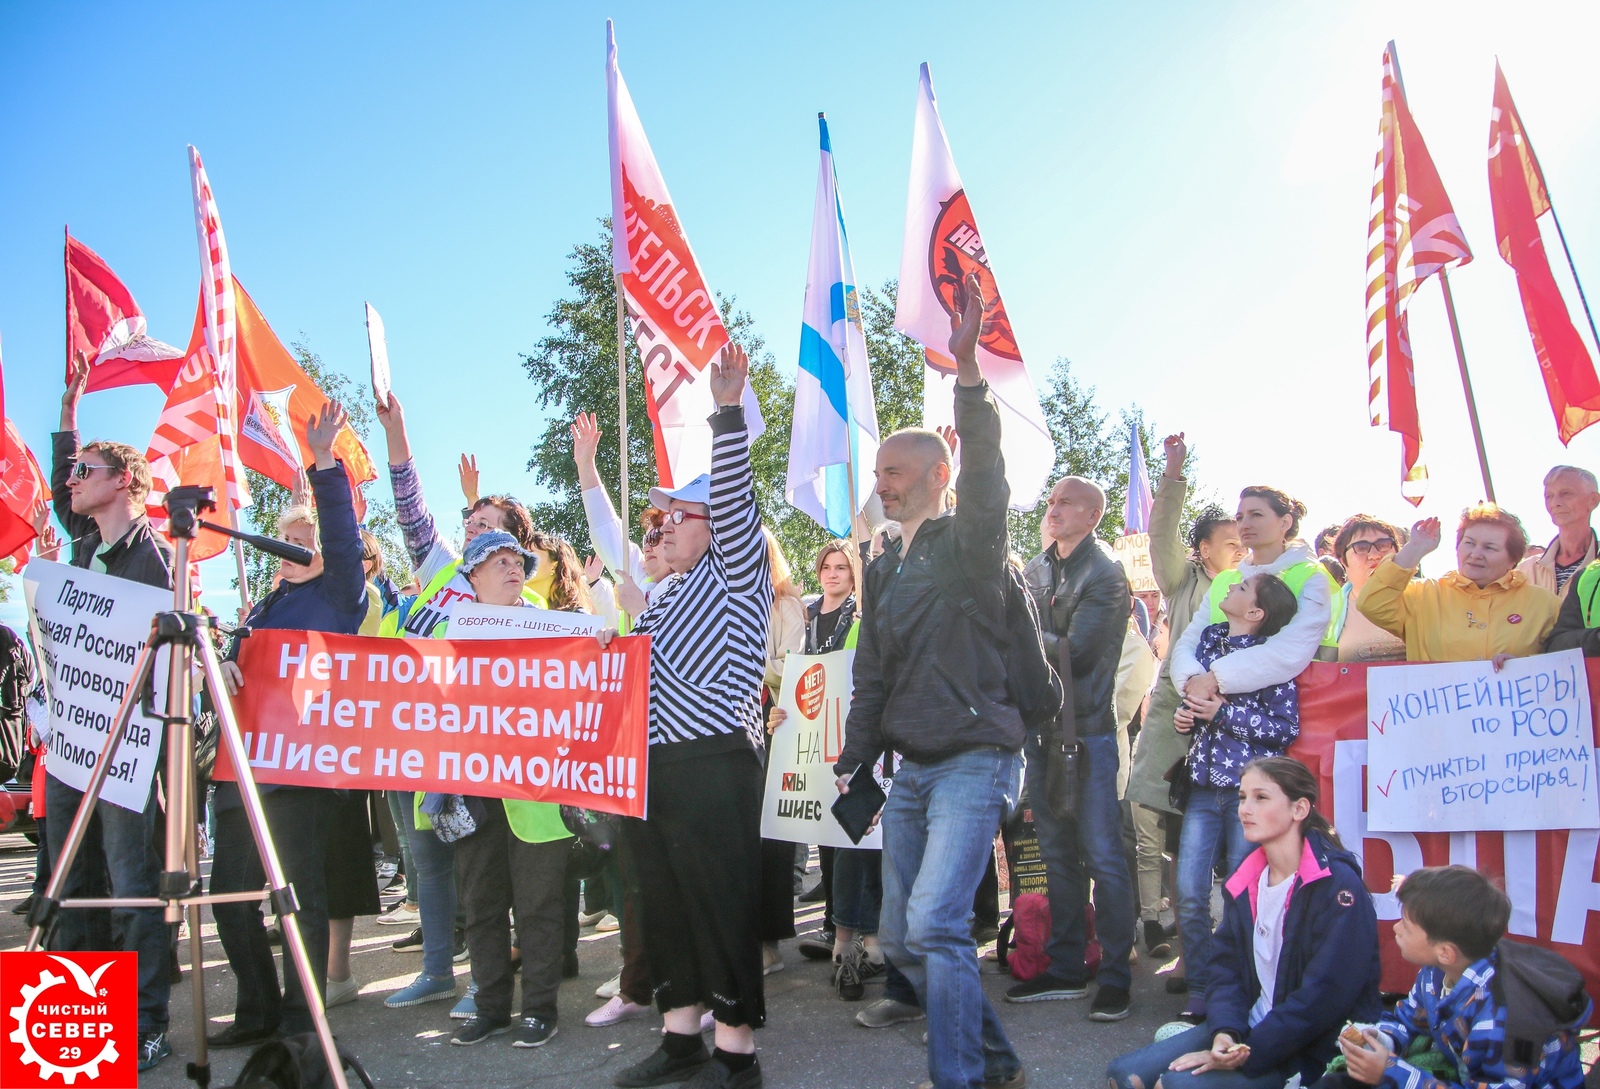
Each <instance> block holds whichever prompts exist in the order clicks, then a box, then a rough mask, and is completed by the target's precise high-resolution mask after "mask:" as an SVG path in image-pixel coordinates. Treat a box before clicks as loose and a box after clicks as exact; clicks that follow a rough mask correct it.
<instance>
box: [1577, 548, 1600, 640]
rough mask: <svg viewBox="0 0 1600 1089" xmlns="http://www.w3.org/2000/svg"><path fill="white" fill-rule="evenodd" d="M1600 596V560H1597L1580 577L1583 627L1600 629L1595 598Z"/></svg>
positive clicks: (1579, 601) (1599, 618) (1579, 593)
mask: <svg viewBox="0 0 1600 1089" xmlns="http://www.w3.org/2000/svg"><path fill="white" fill-rule="evenodd" d="M1597 595H1600V560H1595V561H1594V562H1593V563H1591V564H1590V565H1589V566H1588V567H1585V568H1584V569H1583V571H1582V572H1580V573H1579V575H1578V603H1579V604H1580V605H1582V606H1583V626H1584V627H1586V628H1594V627H1600V615H1596V612H1595V598H1596V596H1597Z"/></svg>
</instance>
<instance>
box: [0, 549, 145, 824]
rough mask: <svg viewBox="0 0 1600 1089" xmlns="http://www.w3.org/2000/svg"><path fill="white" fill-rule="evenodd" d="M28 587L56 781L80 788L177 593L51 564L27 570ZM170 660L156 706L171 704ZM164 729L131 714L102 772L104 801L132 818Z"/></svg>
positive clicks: (141, 802)
mask: <svg viewBox="0 0 1600 1089" xmlns="http://www.w3.org/2000/svg"><path fill="white" fill-rule="evenodd" d="M23 589H24V592H25V594H26V596H27V599H28V613H29V621H30V624H31V626H32V631H33V638H34V644H35V646H37V647H38V650H39V664H40V669H41V671H42V672H43V674H44V686H45V692H46V702H47V704H48V707H49V727H48V729H49V735H50V736H49V738H48V740H47V742H46V749H47V751H48V752H49V766H50V774H51V775H53V776H55V777H56V778H57V779H59V780H61V781H62V782H63V783H66V784H67V785H68V786H70V787H75V788H77V789H78V790H83V789H84V788H85V787H87V786H88V785H89V776H90V775H91V774H92V773H93V772H94V767H95V764H97V763H98V762H99V759H100V753H101V752H102V750H104V748H105V744H106V733H107V731H109V730H110V729H111V723H112V722H113V721H114V720H115V719H116V717H117V710H118V708H119V707H120V706H121V704H122V700H123V698H124V696H125V695H126V694H127V690H128V684H129V682H130V681H131V680H132V679H133V673H134V664H135V662H136V661H137V659H138V657H139V654H140V652H141V651H143V650H144V647H145V641H146V640H147V639H149V637H150V622H151V621H152V620H153V619H154V617H155V615H156V613H158V612H163V611H165V610H167V609H170V608H172V594H171V592H170V591H167V590H161V589H157V588H156V587H153V586H146V585H145V584H144V583H141V582H130V581H129V580H127V579H119V578H115V577H113V576H111V575H104V574H101V573H99V572H97V571H87V570H84V569H83V568H81V567H70V566H68V565H66V564H61V563H50V562H48V561H45V560H35V561H34V562H33V563H30V564H29V565H28V573H27V579H26V581H25V582H24V583H23ZM167 653H168V652H167V651H165V650H162V651H161V652H160V653H158V654H157V655H156V664H155V691H156V695H155V703H154V705H155V706H157V707H165V706H166V697H165V696H164V695H163V692H164V690H165V688H166V680H167ZM134 698H135V699H137V698H138V697H137V696H135V697H134ZM35 725H36V728H37V724H35ZM163 729H165V727H164V726H163V725H162V722H161V720H160V719H159V718H149V717H146V716H145V715H143V714H140V713H138V712H137V711H135V713H134V715H133V718H132V719H131V720H130V721H129V723H128V727H127V730H126V731H125V732H124V733H123V737H122V743H121V745H120V746H119V747H118V748H117V754H116V757H115V758H114V759H113V762H112V765H111V770H110V771H108V772H107V773H106V781H105V788H104V790H103V791H102V793H101V797H102V798H104V799H105V800H106V801H108V802H111V803H113V804H115V805H120V806H121V807H122V808H124V809H131V810H133V811H134V812H135V813H137V812H139V811H141V810H143V809H144V807H145V804H146V803H147V802H148V801H149V800H150V777H151V776H152V775H153V774H154V773H155V768H156V763H157V762H158V761H159V760H160V758H161V732H162V730H163ZM41 732H43V731H41Z"/></svg>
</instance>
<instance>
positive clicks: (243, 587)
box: [228, 503, 250, 613]
mask: <svg viewBox="0 0 1600 1089" xmlns="http://www.w3.org/2000/svg"><path fill="white" fill-rule="evenodd" d="M228 525H230V526H232V527H233V528H234V529H235V530H238V528H239V512H238V511H237V510H235V509H234V508H233V504H232V503H229V504H228ZM233 558H234V561H235V562H236V563H238V565H239V607H240V608H241V609H243V610H244V611H245V612H246V613H248V612H249V611H250V579H249V577H248V576H247V575H246V574H245V567H244V543H243V542H242V541H240V540H239V538H237V537H235V538H234V539H233Z"/></svg>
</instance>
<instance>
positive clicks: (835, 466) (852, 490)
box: [784, 114, 878, 537]
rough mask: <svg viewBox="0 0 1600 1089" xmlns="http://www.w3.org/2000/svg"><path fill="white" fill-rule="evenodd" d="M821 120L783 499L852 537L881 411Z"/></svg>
mask: <svg viewBox="0 0 1600 1089" xmlns="http://www.w3.org/2000/svg"><path fill="white" fill-rule="evenodd" d="M817 124H818V126H819V127H820V128H821V130H822V164H821V166H820V168H819V169H818V171H817V202H816V207H815V209H814V210H813V213H812V221H811V264H810V268H809V270H808V272H807V273H806V302H805V311H804V315H803V317H802V322H801V326H800V372H799V374H798V375H797V376H796V378H795V387H794V426H793V429H792V430H791V432H790V436H789V476H788V482H787V483H786V485H785V486H784V498H785V499H787V500H788V501H789V503H791V504H792V505H793V506H795V507H798V508H799V509H800V510H803V511H805V512H806V513H807V514H809V515H810V516H811V517H812V518H814V519H815V520H816V521H817V523H818V524H819V525H821V526H823V527H824V528H826V529H827V530H828V532H829V533H832V534H833V535H834V536H836V537H847V536H849V535H850V523H851V520H852V518H853V517H854V515H855V513H856V512H857V511H859V510H860V509H861V507H862V505H863V504H864V502H865V501H866V498H867V497H868V496H869V495H870V494H871V492H872V470H873V467H874V465H875V464H876V462H877V457H878V410H877V408H876V406H875V405H874V404H873V400H872V373H871V371H870V369H869V367H868V364H867V341H866V336H865V335H864V334H863V332H862V328H861V307H860V305H859V303H858V302H857V299H856V273H855V267H854V265H853V264H852V263H851V261H850V242H849V239H848V238H847V237H846V235H845V229H844V206H843V205H842V204H841V203H840V201H839V183H838V179H837V178H836V177H835V175H834V171H833V148H832V146H831V145H830V143H829V141H828V122H827V120H826V119H825V118H823V116H822V115H821V114H818V115H817ZM852 465H853V466H854V467H855V481H854V482H852V481H851V480H850V466H852Z"/></svg>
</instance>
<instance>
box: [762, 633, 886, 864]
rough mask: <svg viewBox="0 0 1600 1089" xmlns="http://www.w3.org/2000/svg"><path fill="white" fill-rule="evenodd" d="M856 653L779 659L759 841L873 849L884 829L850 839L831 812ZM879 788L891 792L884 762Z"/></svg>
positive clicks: (879, 770) (878, 769) (876, 768)
mask: <svg viewBox="0 0 1600 1089" xmlns="http://www.w3.org/2000/svg"><path fill="white" fill-rule="evenodd" d="M855 661H856V652H855V651H853V650H836V651H833V652H831V653H829V654H790V655H789V656H788V657H787V658H786V659H785V660H784V663H783V686H782V687H781V688H780V689H779V690H778V706H779V707H781V708H783V710H784V711H786V712H787V717H786V718H785V719H784V721H783V723H782V724H781V725H779V727H778V728H777V729H776V730H774V731H773V732H772V737H771V739H770V741H769V742H768V748H767V753H768V755H767V789H766V793H765V794H764V795H763V796H762V800H761V835H762V838H764V839H780V840H790V841H793V842H795V843H815V844H817V845H819V846H822V847H859V848H862V849H863V850H865V849H869V848H870V849H873V850H877V849H878V848H881V847H882V846H883V832H882V830H881V829H879V828H874V829H873V830H872V831H871V832H869V833H867V835H866V836H864V837H863V838H862V840H861V842H860V843H855V842H853V841H852V840H851V839H850V837H849V835H848V834H846V832H845V830H844V829H843V828H841V827H839V822H838V820H837V819H835V817H834V815H833V810H832V806H833V803H834V802H835V801H836V800H837V799H838V797H839V788H838V787H837V786H836V785H835V782H834V781H835V779H836V778H837V777H836V776H835V775H834V774H833V764H834V761H836V760H838V759H839V753H840V751H841V750H842V749H843V748H844V722H845V719H846V718H848V717H849V716H850V692H851V690H852V689H853V688H854V681H853V679H852V678H853V675H854V670H855ZM872 771H873V774H874V775H875V776H876V777H877V780H878V785H879V786H881V787H883V788H884V790H888V789H890V783H889V779H888V778H887V777H886V775H885V769H884V767H883V764H882V762H881V761H880V762H879V763H877V764H875V765H874V766H873V769H872Z"/></svg>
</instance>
